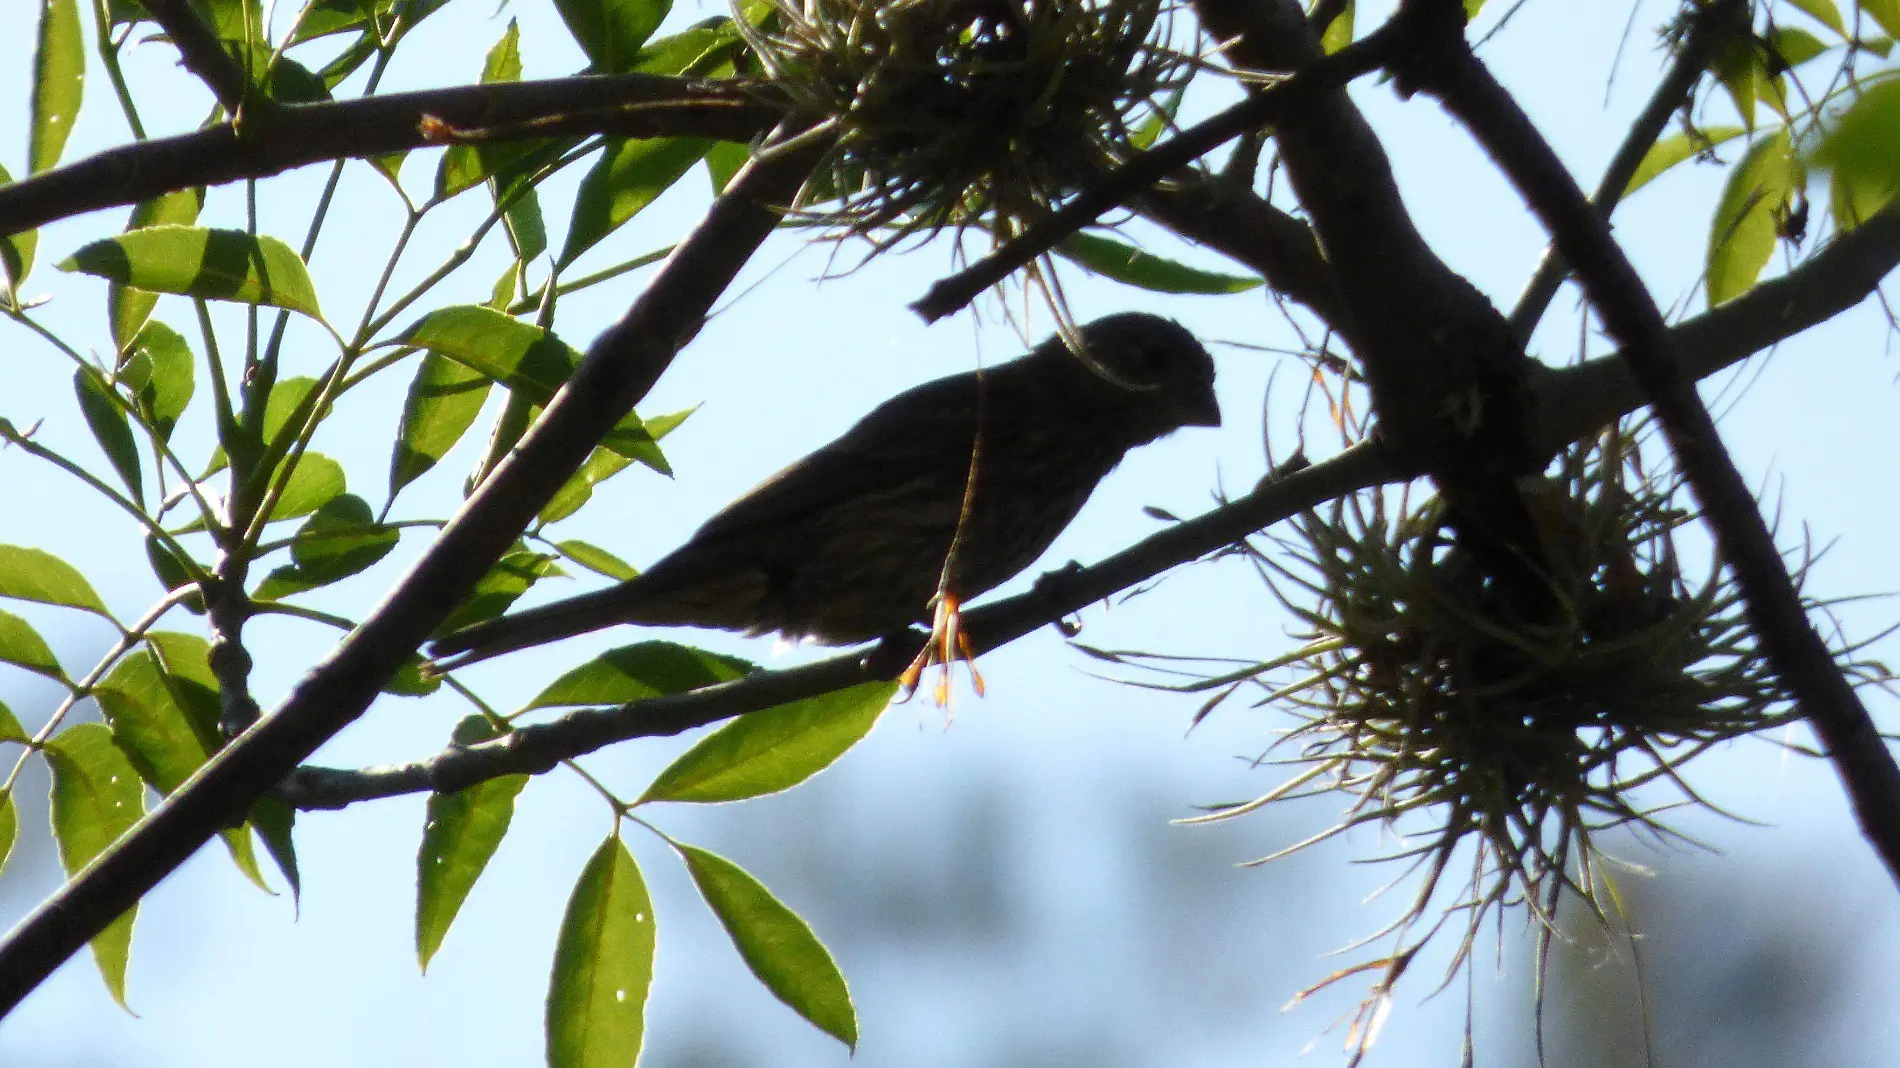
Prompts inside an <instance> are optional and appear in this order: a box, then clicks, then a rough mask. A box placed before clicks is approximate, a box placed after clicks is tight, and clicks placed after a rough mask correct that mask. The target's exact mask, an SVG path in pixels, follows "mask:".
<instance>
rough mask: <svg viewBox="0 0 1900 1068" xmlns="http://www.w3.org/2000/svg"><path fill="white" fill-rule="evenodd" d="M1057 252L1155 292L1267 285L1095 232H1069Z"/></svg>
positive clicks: (1219, 290)
mask: <svg viewBox="0 0 1900 1068" xmlns="http://www.w3.org/2000/svg"><path fill="white" fill-rule="evenodd" d="M1056 252H1057V253H1058V254H1059V255H1061V256H1062V257H1063V258H1064V259H1067V260H1070V261H1073V262H1075V263H1079V264H1081V265H1082V266H1084V267H1087V268H1088V269H1089V270H1091V271H1094V272H1095V273H1096V274H1099V275H1102V276H1104V277H1107V278H1113V279H1114V280H1115V281H1117V282H1124V283H1126V284H1128V285H1131V286H1139V287H1141V288H1142V289H1148V290H1153V291H1154V292H1156V293H1244V292H1246V291H1247V290H1249V289H1256V288H1258V287H1260V286H1263V285H1265V284H1266V281H1265V279H1261V278H1243V277H1239V276H1237V275H1231V274H1216V273H1215V272H1213V271H1203V270H1201V269H1199V268H1197V267H1189V266H1188V265H1187V264H1184V263H1176V262H1175V261H1173V260H1169V259H1163V258H1162V257H1160V256H1156V255H1152V254H1150V253H1147V252H1143V251H1142V250H1140V249H1138V248H1136V247H1134V246H1133V245H1125V244H1123V243H1121V242H1120V241H1113V240H1110V239H1108V238H1106V237H1099V236H1097V235H1095V234H1086V233H1082V234H1072V235H1070V236H1069V237H1067V238H1065V239H1064V240H1063V241H1062V243H1061V244H1059V245H1057V246H1056Z"/></svg>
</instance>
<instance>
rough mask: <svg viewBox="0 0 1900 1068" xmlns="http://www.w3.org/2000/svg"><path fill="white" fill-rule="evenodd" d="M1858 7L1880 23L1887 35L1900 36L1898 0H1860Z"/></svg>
mask: <svg viewBox="0 0 1900 1068" xmlns="http://www.w3.org/2000/svg"><path fill="white" fill-rule="evenodd" d="M1860 9H1861V11H1863V12H1865V13H1866V14H1867V16H1868V17H1870V18H1872V19H1873V20H1874V21H1875V22H1878V23H1880V28H1881V29H1882V30H1885V31H1886V33H1887V36H1888V37H1900V0H1860Z"/></svg>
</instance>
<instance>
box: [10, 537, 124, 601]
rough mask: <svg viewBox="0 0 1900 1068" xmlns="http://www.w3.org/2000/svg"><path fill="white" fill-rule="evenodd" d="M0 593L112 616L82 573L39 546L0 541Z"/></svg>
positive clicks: (19, 598)
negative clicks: (25, 545)
mask: <svg viewBox="0 0 1900 1068" xmlns="http://www.w3.org/2000/svg"><path fill="white" fill-rule="evenodd" d="M0 597H13V598H17V599H18V600H22V601H38V602H40V603H41V604H57V605H65V606H66V607H68V608H77V609H80V610H81V611H84V612H91V613H92V614H94V615H97V616H104V617H105V618H107V619H111V618H112V613H111V612H108V611H106V606H105V602H104V601H101V600H100V599H99V595H98V594H97V593H96V592H94V591H93V588H92V584H91V583H90V582H87V581H86V576H84V575H82V574H80V573H79V569H78V568H75V567H73V565H71V564H69V563H67V562H66V561H64V560H61V559H60V558H59V557H57V556H54V555H53V554H52V553H49V552H46V551H45V550H43V549H28V548H25V547H23V546H19V545H0Z"/></svg>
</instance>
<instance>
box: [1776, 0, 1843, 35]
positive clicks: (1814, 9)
mask: <svg viewBox="0 0 1900 1068" xmlns="http://www.w3.org/2000/svg"><path fill="white" fill-rule="evenodd" d="M1788 3H1789V5H1790V6H1792V7H1796V8H1799V9H1800V10H1802V11H1804V12H1806V13H1807V14H1808V16H1809V17H1811V18H1813V19H1814V21H1816V22H1819V23H1820V24H1821V25H1823V26H1826V27H1827V28H1828V29H1830V30H1833V31H1834V32H1835V33H1837V34H1840V35H1841V36H1842V37H1846V36H1847V24H1846V23H1845V22H1843V21H1841V9H1840V8H1839V7H1838V6H1836V5H1835V3H1834V0H1788Z"/></svg>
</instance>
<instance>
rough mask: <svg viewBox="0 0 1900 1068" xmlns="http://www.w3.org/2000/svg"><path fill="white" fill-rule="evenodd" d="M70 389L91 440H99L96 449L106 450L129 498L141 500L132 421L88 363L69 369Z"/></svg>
mask: <svg viewBox="0 0 1900 1068" xmlns="http://www.w3.org/2000/svg"><path fill="white" fill-rule="evenodd" d="M73 393H74V395H75V396H77V397H78V399H79V414H80V415H83V416H85V418H86V426H87V427H89V428H90V429H91V430H92V437H93V440H94V441H97V442H98V443H99V451H101V452H103V453H105V454H106V459H107V460H108V461H110V462H111V464H112V469H113V470H114V471H116V472H117V473H118V475H119V481H121V482H123V483H125V488H126V490H127V492H128V493H129V494H130V495H131V497H132V499H133V500H134V501H139V502H141V503H142V502H143V501H144V499H145V491H144V482H143V479H142V478H141V477H140V467H139V446H138V440H137V439H135V438H134V437H133V436H132V424H131V423H130V422H128V421H127V420H126V418H125V413H124V412H123V411H121V410H120V409H119V402H118V399H117V398H115V397H114V396H113V395H112V387H111V386H108V385H106V383H105V380H104V379H103V378H102V377H101V376H100V374H99V372H98V371H96V370H94V369H93V368H92V367H89V366H88V367H80V368H79V369H78V370H75V371H74V372H73Z"/></svg>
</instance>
